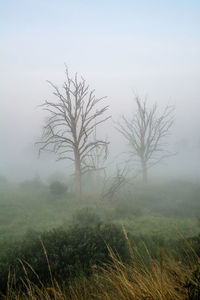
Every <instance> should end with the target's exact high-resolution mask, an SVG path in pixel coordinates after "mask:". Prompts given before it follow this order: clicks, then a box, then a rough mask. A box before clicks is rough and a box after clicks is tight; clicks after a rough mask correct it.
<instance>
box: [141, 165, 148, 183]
mask: <svg viewBox="0 0 200 300" xmlns="http://www.w3.org/2000/svg"><path fill="white" fill-rule="evenodd" d="M141 165H142V180H143V183H144V184H147V183H148V173H147V163H146V161H144V160H141Z"/></svg>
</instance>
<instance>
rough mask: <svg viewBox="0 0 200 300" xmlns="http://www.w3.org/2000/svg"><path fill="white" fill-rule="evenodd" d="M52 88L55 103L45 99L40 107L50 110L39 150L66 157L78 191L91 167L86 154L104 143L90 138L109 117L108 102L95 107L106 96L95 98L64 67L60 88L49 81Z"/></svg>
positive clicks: (92, 93) (82, 82)
mask: <svg viewBox="0 0 200 300" xmlns="http://www.w3.org/2000/svg"><path fill="white" fill-rule="evenodd" d="M49 84H50V85H51V86H52V87H53V89H54V93H53V94H54V95H55V96H56V98H57V101H56V102H50V101H45V102H44V103H43V104H42V105H41V106H42V107H43V109H44V110H45V111H47V112H48V113H49V116H48V118H47V120H46V123H45V125H44V127H43V134H42V137H41V140H40V141H39V144H40V150H39V152H41V151H42V150H50V151H53V152H55V153H56V155H57V160H63V159H68V160H71V161H72V162H73V164H74V175H75V192H76V195H77V196H80V194H81V176H82V174H84V173H85V172H87V171H88V170H90V169H92V168H94V166H93V165H91V164H89V163H88V156H89V155H90V153H91V152H92V151H94V149H96V148H100V147H103V148H104V147H105V145H107V142H106V141H104V140H101V139H97V138H96V139H95V140H94V139H93V133H94V131H95V129H96V127H97V126H98V125H100V124H101V123H103V122H105V121H106V120H107V119H109V118H110V116H107V117H106V116H105V117H104V114H105V113H106V111H107V110H108V107H109V106H108V105H107V106H103V107H100V108H98V107H97V106H98V105H99V104H100V102H101V101H102V100H104V99H105V97H102V98H96V97H95V93H94V92H95V91H94V90H90V87H89V85H88V84H87V83H86V81H85V80H84V79H83V78H82V77H81V78H80V79H79V77H78V76H77V74H76V75H75V76H73V77H71V76H70V75H69V73H68V69H67V68H66V81H65V82H64V85H63V90H62V91H60V89H59V88H58V87H57V86H56V85H54V84H53V83H51V82H49Z"/></svg>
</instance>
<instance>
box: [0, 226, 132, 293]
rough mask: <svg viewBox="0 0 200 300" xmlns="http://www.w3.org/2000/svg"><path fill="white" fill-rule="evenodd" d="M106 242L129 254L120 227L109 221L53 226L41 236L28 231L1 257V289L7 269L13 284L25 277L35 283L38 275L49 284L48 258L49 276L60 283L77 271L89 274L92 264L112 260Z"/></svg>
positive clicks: (3, 287)
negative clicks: (98, 223)
mask: <svg viewBox="0 0 200 300" xmlns="http://www.w3.org/2000/svg"><path fill="white" fill-rule="evenodd" d="M107 245H109V246H110V247H111V248H112V249H113V251H114V253H117V254H119V255H120V257H122V258H124V259H125V258H126V257H127V256H128V254H127V252H128V251H127V246H126V243H125V240H124V235H123V232H122V229H121V228H120V227H118V226H116V225H112V224H104V225H98V226H94V227H89V226H84V227H79V226H74V227H71V228H70V229H68V230H67V231H65V230H63V229H55V230H52V231H49V232H45V233H42V234H41V235H40V237H38V234H36V233H31V234H29V236H28V237H26V238H25V239H24V241H22V242H21V243H18V244H17V245H15V247H14V248H13V249H12V250H10V251H9V253H6V256H5V257H4V258H2V259H1V261H0V270H1V271H0V289H1V290H4V291H5V290H6V286H7V279H8V274H9V272H10V273H11V274H15V278H16V282H15V284H14V285H15V286H16V287H19V286H20V285H21V283H22V281H23V280H25V278H27V277H28V278H29V279H30V280H31V281H32V282H35V283H37V284H38V278H37V276H39V278H40V280H41V282H42V283H44V284H47V285H48V284H50V283H51V276H50V271H49V266H48V262H49V264H50V269H51V274H52V278H53V279H54V280H56V281H57V282H60V283H61V282H62V281H63V280H66V281H68V280H69V279H71V278H74V277H77V276H80V274H86V275H89V274H90V273H91V270H92V267H93V266H96V265H99V264H103V263H108V262H109V261H111V257H110V254H109V250H108V247H107ZM33 270H34V271H33ZM36 274H37V275H36Z"/></svg>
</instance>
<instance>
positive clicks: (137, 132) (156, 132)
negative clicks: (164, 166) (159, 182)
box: [117, 97, 174, 183]
mask: <svg viewBox="0 0 200 300" xmlns="http://www.w3.org/2000/svg"><path fill="white" fill-rule="evenodd" d="M135 102H136V106H137V110H136V113H135V115H134V116H133V118H132V119H131V120H128V119H127V118H126V117H125V116H122V120H121V122H118V125H117V129H118V131H119V132H120V133H121V134H122V135H123V136H124V137H125V139H126V140H127V141H128V144H129V146H130V148H131V151H130V153H131V155H132V156H134V157H137V158H138V159H139V161H140V164H141V172H142V177H143V182H144V183H147V181H148V168H149V167H151V166H153V165H155V164H157V163H159V162H160V161H161V160H163V159H164V158H166V157H169V156H171V155H172V153H170V152H169V151H167V150H166V147H167V143H166V138H167V137H168V135H169V134H170V129H171V127H172V125H173V123H174V116H173V111H174V108H173V107H171V106H166V107H165V109H164V111H163V112H162V113H161V114H159V112H158V106H157V104H154V105H153V106H152V107H151V108H148V107H147V104H146V100H145V101H142V100H141V99H140V98H139V97H136V98H135Z"/></svg>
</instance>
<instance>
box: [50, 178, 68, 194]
mask: <svg viewBox="0 0 200 300" xmlns="http://www.w3.org/2000/svg"><path fill="white" fill-rule="evenodd" d="M49 187H50V192H51V194H52V195H54V196H62V195H64V194H65V193H66V192H67V186H66V185H65V184H64V183H61V182H59V181H53V182H52V183H51V184H50V186H49Z"/></svg>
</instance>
